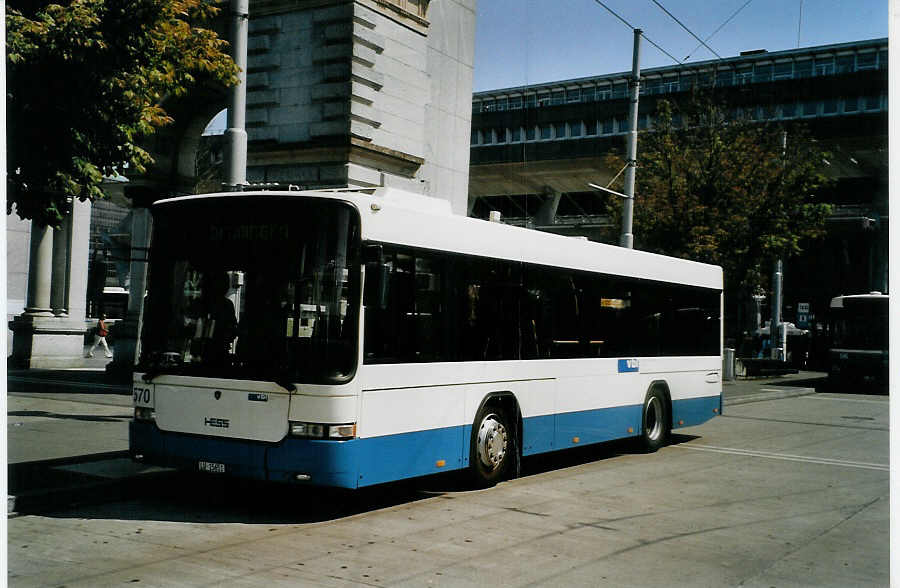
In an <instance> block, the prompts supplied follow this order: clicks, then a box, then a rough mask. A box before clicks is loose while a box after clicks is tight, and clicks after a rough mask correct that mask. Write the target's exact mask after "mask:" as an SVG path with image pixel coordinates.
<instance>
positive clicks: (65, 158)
mask: <svg viewBox="0 0 900 588" xmlns="http://www.w3.org/2000/svg"><path fill="white" fill-rule="evenodd" d="M215 4H216V3H215V2H214V0H72V1H70V2H63V3H61V4H53V3H49V2H47V1H46V0H12V1H11V2H7V12H6V30H7V56H6V59H7V133H8V134H7V150H8V169H9V179H8V199H7V214H9V213H11V212H12V208H13V205H15V210H16V212H17V213H18V214H19V216H21V217H22V218H30V219H34V220H36V221H38V222H41V223H43V224H49V225H57V224H58V223H59V221H60V220H61V219H62V216H63V215H64V214H65V211H66V208H67V205H66V202H67V200H68V199H69V198H79V199H81V200H84V199H94V198H99V197H102V195H103V193H102V191H101V188H100V184H101V181H102V179H103V177H104V176H111V175H114V174H115V173H116V171H118V172H120V173H121V172H124V171H126V169H127V171H129V172H138V173H141V172H143V171H145V169H146V168H147V166H148V165H150V164H151V163H152V162H153V160H152V157H151V156H150V154H149V153H148V152H147V151H146V150H145V149H143V148H142V147H141V146H140V140H141V139H142V138H144V137H146V136H147V135H149V134H151V133H153V132H154V131H155V130H156V129H158V128H159V127H162V126H163V125H166V124H169V123H171V122H172V118H171V117H170V116H169V115H168V114H167V112H166V111H165V109H164V106H163V104H164V102H165V101H166V100H169V99H171V98H177V97H178V96H181V95H183V94H185V93H186V92H187V91H188V90H189V88H190V87H191V86H193V85H195V84H196V83H197V82H198V81H200V80H210V81H215V82H218V83H223V84H232V83H235V82H236V80H237V77H236V74H237V68H236V66H235V65H234V62H233V61H232V59H231V58H230V57H229V56H228V54H227V53H226V51H227V43H226V42H225V41H223V40H222V39H220V38H219V37H218V36H217V35H216V33H215V32H214V31H212V30H211V29H208V28H203V27H201V26H199V25H198V23H203V22H204V21H208V20H209V19H211V18H212V17H213V16H215V14H216V13H217V12H218V10H219V9H218V7H217V6H216V5H215Z"/></svg>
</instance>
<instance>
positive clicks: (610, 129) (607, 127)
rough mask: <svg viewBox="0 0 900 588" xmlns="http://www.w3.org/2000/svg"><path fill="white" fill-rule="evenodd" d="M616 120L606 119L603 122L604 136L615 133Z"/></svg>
mask: <svg viewBox="0 0 900 588" xmlns="http://www.w3.org/2000/svg"><path fill="white" fill-rule="evenodd" d="M615 122H616V119H614V118H607V119H604V121H603V134H604V135H612V134H613V133H615V132H616V124H615Z"/></svg>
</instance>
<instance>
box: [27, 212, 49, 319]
mask: <svg viewBox="0 0 900 588" xmlns="http://www.w3.org/2000/svg"><path fill="white" fill-rule="evenodd" d="M52 260H53V229H51V228H50V227H48V226H46V225H40V224H38V223H35V222H32V223H31V255H30V258H29V261H28V294H27V297H26V299H25V300H26V301H25V313H24V314H26V315H30V316H51V315H52V314H53V313H52V312H51V309H50V285H51V281H52Z"/></svg>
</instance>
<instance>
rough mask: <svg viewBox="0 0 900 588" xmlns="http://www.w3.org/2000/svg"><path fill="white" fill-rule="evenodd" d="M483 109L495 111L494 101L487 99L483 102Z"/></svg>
mask: <svg viewBox="0 0 900 588" xmlns="http://www.w3.org/2000/svg"><path fill="white" fill-rule="evenodd" d="M481 111H482V112H494V101H493V100H487V101H485V102H482V103H481Z"/></svg>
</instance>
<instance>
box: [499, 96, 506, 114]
mask: <svg viewBox="0 0 900 588" xmlns="http://www.w3.org/2000/svg"><path fill="white" fill-rule="evenodd" d="M503 110H506V98H497V112H501V111H503Z"/></svg>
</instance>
